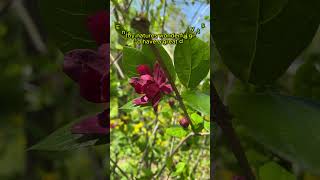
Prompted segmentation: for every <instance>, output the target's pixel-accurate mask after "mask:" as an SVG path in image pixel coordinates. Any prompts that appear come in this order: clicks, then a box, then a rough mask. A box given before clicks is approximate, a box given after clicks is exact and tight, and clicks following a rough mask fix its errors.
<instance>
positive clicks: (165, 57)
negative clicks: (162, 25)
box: [142, 44, 176, 80]
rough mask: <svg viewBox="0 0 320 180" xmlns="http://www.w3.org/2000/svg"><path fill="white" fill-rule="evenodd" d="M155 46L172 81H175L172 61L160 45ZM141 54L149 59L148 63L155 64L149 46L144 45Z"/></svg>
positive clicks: (153, 55) (154, 57)
mask: <svg viewBox="0 0 320 180" xmlns="http://www.w3.org/2000/svg"><path fill="white" fill-rule="evenodd" d="M155 46H156V47H157V49H158V50H159V52H160V55H161V58H162V60H163V63H164V64H165V66H166V68H167V70H168V72H169V73H170V76H171V78H172V80H175V78H176V73H175V70H174V67H173V64H172V59H171V58H170V56H169V54H168V52H167V51H166V50H165V49H164V48H163V46H162V45H155ZM142 53H143V55H145V56H146V57H147V58H148V59H149V61H150V62H155V60H156V59H157V58H156V56H155V54H154V53H153V51H152V49H151V48H150V46H148V45H146V44H144V45H143V46H142Z"/></svg>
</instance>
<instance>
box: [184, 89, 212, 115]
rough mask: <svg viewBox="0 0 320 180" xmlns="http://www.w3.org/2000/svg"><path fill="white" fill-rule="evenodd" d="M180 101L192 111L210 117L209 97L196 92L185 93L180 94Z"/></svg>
mask: <svg viewBox="0 0 320 180" xmlns="http://www.w3.org/2000/svg"><path fill="white" fill-rule="evenodd" d="M181 96H182V99H183V100H184V101H185V103H186V104H187V105H188V106H190V107H191V108H192V109H194V110H196V111H199V112H201V113H202V114H203V115H208V116H210V96H209V95H207V94H203V93H200V92H196V91H186V92H183V93H182V95H181Z"/></svg>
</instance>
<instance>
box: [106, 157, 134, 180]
mask: <svg viewBox="0 0 320 180" xmlns="http://www.w3.org/2000/svg"><path fill="white" fill-rule="evenodd" d="M110 161H111V162H112V163H113V164H114V165H115V167H116V168H118V170H119V171H120V172H121V174H122V175H124V176H125V177H126V178H127V179H130V178H129V176H128V175H127V174H126V173H125V172H124V171H123V170H122V169H121V168H120V167H119V166H118V164H117V163H115V162H114V161H113V160H112V159H111V158H110Z"/></svg>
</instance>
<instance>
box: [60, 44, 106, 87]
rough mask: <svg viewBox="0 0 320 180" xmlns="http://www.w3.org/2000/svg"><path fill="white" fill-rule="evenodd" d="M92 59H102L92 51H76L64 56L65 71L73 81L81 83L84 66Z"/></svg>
mask: <svg viewBox="0 0 320 180" xmlns="http://www.w3.org/2000/svg"><path fill="white" fill-rule="evenodd" d="M92 59H100V58H99V56H98V55H97V53H96V52H95V51H92V50H90V49H75V50H72V51H69V52H68V53H66V55H65V56H64V63H63V71H64V73H66V74H67V75H68V76H69V77H70V78H71V79H72V80H74V81H76V82H79V81H80V77H81V73H82V71H83V70H82V66H83V64H86V63H87V62H89V61H90V60H92Z"/></svg>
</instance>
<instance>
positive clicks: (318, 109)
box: [228, 92, 320, 174]
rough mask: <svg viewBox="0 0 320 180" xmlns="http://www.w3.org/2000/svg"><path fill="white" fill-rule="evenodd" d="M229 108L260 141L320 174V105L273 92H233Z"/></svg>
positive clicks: (302, 166)
mask: <svg viewBox="0 0 320 180" xmlns="http://www.w3.org/2000/svg"><path fill="white" fill-rule="evenodd" d="M228 105H229V108H230V111H231V113H232V114H233V115H234V117H235V118H236V119H237V120H238V121H239V124H240V125H242V126H244V128H245V129H246V130H247V131H248V133H249V134H250V135H251V136H252V137H253V138H254V139H256V141H257V142H259V143H262V144H263V145H265V147H266V148H268V149H269V150H271V151H273V152H274V153H276V154H278V155H279V156H281V157H283V158H284V159H287V160H289V161H290V162H293V163H296V164H297V165H299V166H300V167H301V168H302V169H305V170H308V171H311V172H314V173H318V174H319V173H320V156H318V152H319V151H320V138H318V137H320V121H319V117H320V105H319V104H317V103H315V102H314V101H308V100H305V99H302V98H296V97H290V96H282V95H277V94H270V93H244V92H237V93H233V94H231V95H230V97H229V103H228Z"/></svg>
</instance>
